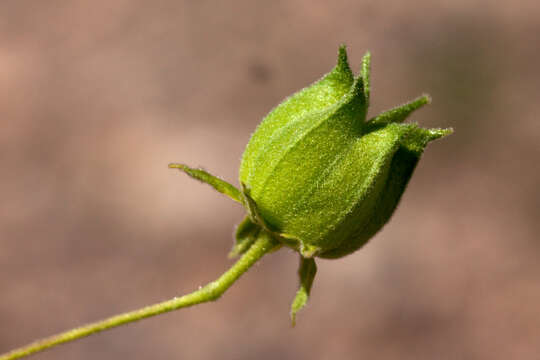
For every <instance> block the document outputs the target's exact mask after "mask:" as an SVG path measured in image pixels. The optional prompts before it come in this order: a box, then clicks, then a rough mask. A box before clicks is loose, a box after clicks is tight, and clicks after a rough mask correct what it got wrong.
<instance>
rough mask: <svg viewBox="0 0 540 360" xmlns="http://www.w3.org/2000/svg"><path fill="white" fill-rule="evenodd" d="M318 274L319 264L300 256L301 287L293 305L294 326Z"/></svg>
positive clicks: (292, 320)
mask: <svg viewBox="0 0 540 360" xmlns="http://www.w3.org/2000/svg"><path fill="white" fill-rule="evenodd" d="M316 273H317V264H315V260H314V259H313V258H304V257H303V256H300V267H299V269H298V276H299V277H300V287H299V289H298V291H297V292H296V296H295V297H294V300H293V302H292V305H291V323H292V326H294V325H295V324H296V313H297V312H298V311H299V310H300V309H302V308H303V307H304V306H305V305H306V303H307V301H308V299H309V294H310V292H311V286H312V285H313V279H315V274H316Z"/></svg>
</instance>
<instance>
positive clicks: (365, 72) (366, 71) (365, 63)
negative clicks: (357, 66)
mask: <svg viewBox="0 0 540 360" xmlns="http://www.w3.org/2000/svg"><path fill="white" fill-rule="evenodd" d="M370 74H371V54H370V53H369V51H368V52H367V53H366V54H365V55H364V57H363V58H362V70H361V72H360V76H362V80H364V96H365V98H366V107H368V106H369V94H370V82H369V80H370Z"/></svg>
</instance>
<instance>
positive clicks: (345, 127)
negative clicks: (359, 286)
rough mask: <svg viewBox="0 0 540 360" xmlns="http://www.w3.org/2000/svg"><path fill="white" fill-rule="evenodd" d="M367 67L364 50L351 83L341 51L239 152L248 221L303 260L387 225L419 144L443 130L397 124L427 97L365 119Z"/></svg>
mask: <svg viewBox="0 0 540 360" xmlns="http://www.w3.org/2000/svg"><path fill="white" fill-rule="evenodd" d="M369 63H370V56H369V54H367V55H366V56H365V57H364V59H363V64H362V71H361V74H360V76H358V77H356V78H355V77H354V75H353V73H352V71H351V69H350V67H349V64H348V62H347V55H346V51H345V48H344V47H342V48H340V51H339V57H338V63H337V66H336V67H335V68H334V69H333V70H332V71H331V72H330V73H328V74H327V75H326V76H324V77H323V78H322V79H321V80H319V81H317V82H316V83H314V84H313V85H311V86H309V87H307V88H305V89H303V90H301V91H299V92H298V93H296V94H294V95H293V96H291V97H289V98H288V99H286V100H285V101H284V102H282V103H281V104H280V105H279V106H277V107H276V108H275V109H274V110H272V111H271V112H270V113H269V114H268V115H267V116H266V118H265V119H264V120H263V121H262V123H261V124H260V125H259V126H258V128H257V130H256V131H255V133H254V134H253V136H252V137H251V140H250V141H249V144H248V145H247V148H246V151H245V153H244V155H243V158H242V163H241V166H240V182H241V183H242V185H243V187H244V191H243V192H244V196H245V197H246V201H245V204H246V207H247V208H248V210H249V212H250V215H251V221H252V222H253V223H256V224H258V225H260V226H261V227H262V228H264V229H266V230H268V231H270V232H271V233H273V234H275V235H277V236H279V239H281V241H282V242H283V243H284V244H285V245H288V246H290V247H292V248H294V249H296V250H298V251H300V252H301V254H302V255H303V256H304V257H313V256H318V257H323V258H338V257H342V256H344V255H347V254H350V253H352V252H354V251H356V250H357V249H359V248H360V247H361V246H362V245H364V244H365V243H366V242H367V241H368V240H369V239H370V238H371V237H372V236H373V235H374V234H375V233H376V232H377V231H379V230H380V229H381V228H382V226H383V225H384V224H385V223H386V222H387V221H388V220H389V219H390V217H391V215H392V213H393V212H394V210H395V208H396V206H397V204H398V202H399V200H400V198H401V195H402V193H403V191H404V190H405V187H406V185H407V183H408V181H409V179H410V177H411V175H412V172H413V170H414V168H415V166H416V164H417V162H418V160H419V158H420V156H421V154H422V152H423V150H424V148H425V147H426V145H427V143H428V142H430V141H432V140H435V139H437V138H440V137H442V136H445V135H447V134H449V133H450V132H451V130H450V129H446V130H442V129H424V128H420V127H418V126H417V125H416V124H402V122H403V121H404V120H405V118H406V117H407V116H408V115H409V114H410V113H411V112H412V111H414V110H415V109H417V108H419V107H421V106H422V105H425V104H427V103H428V102H429V98H428V97H427V96H422V97H420V98H418V99H416V100H414V101H412V102H410V103H407V104H405V105H402V106H400V107H397V108H395V109H392V110H389V111H387V112H384V113H382V114H380V115H379V116H377V117H375V118H373V119H370V120H369V121H366V114H367V109H368V104H369ZM250 209H251V210H250ZM254 209H256V214H254V212H253V210H254ZM246 221H247V220H246ZM246 228H247V229H249V228H250V226H248V225H246V224H244V225H243V226H242V229H241V230H245V229H246ZM254 231H255V230H254ZM244 232H245V231H244ZM238 238H239V240H240V239H242V238H243V237H242V236H238ZM248 238H249V237H248ZM251 238H253V234H252V236H251ZM239 242H240V241H239ZM245 243H246V242H244V244H245Z"/></svg>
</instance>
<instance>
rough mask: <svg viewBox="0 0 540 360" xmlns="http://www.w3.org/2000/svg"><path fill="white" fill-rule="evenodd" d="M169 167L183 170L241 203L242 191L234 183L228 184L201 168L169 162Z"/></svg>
mask: <svg viewBox="0 0 540 360" xmlns="http://www.w3.org/2000/svg"><path fill="white" fill-rule="evenodd" d="M169 169H178V170H180V171H183V172H185V173H186V174H188V175H189V176H191V177H192V178H194V179H196V180H199V181H201V182H203V183H206V184H208V185H210V186H211V187H213V188H214V189H215V190H217V191H218V192H220V193H222V194H225V195H227V196H228V197H230V198H231V199H233V200H234V201H236V202H239V203H241V204H242V203H243V201H242V198H243V197H242V193H241V192H240V190H238V189H237V188H236V187H235V186H234V185H232V184H229V183H228V182H226V181H225V180H222V179H220V178H218V177H216V176H214V175H212V174H210V173H208V172H206V171H204V170H202V169H194V168H191V167H189V166H187V165H184V164H169Z"/></svg>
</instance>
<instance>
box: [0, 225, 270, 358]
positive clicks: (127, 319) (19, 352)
mask: <svg viewBox="0 0 540 360" xmlns="http://www.w3.org/2000/svg"><path fill="white" fill-rule="evenodd" d="M278 245H279V243H278V242H277V241H276V240H275V239H273V238H272V237H271V236H270V235H268V233H266V232H263V231H261V236H259V238H258V239H257V241H255V243H253V245H252V246H251V247H250V248H249V250H248V251H247V252H246V253H244V255H242V257H241V258H240V259H238V261H237V262H236V263H235V264H234V265H233V266H232V267H231V268H230V269H229V270H227V271H226V272H225V273H224V274H223V275H221V276H220V277H219V278H218V279H217V280H215V281H213V282H211V283H209V284H208V285H206V286H204V287H201V288H199V289H198V290H196V291H194V292H192V293H190V294H187V295H184V296H182V297H179V298H176V297H175V298H173V299H171V300H167V301H164V302H161V303H157V304H154V305H150V306H146V307H144V308H142V309H139V310H134V311H130V312H127V313H124V314H120V315H115V316H112V317H110V318H108V319H104V320H101V321H98V322H95V323H92V324H88V325H84V326H81V327H78V328H75V329H72V330H68V331H66V332H63V333H60V334H57V335H53V336H51V337H48V338H45V339H41V340H38V341H35V342H33V343H30V344H28V345H26V346H23V347H21V348H18V349H15V350H13V351H11V352H9V353H6V354H4V355H0V360H13V359H19V358H22V357H25V356H28V355H31V354H33V353H36V352H38V351H42V350H45V349H48V348H51V347H53V346H56V345H60V344H63V343H66V342H69V341H73V340H77V339H80V338H83V337H86V336H89V335H92V334H95V333H98V332H101V331H104V330H107V329H111V328H113V327H116V326H120V325H123V324H127V323H131V322H134V321H137V320H141V319H144V318H147V317H151V316H155V315H159V314H163V313H166V312H169V311H173V310H177V309H180V308H184V307H188V306H192V305H196V304H200V303H204V302H208V301H214V300H217V299H218V298H219V297H220V296H221V295H222V294H223V293H224V292H225V291H226V290H227V289H228V288H229V287H230V286H231V285H232V284H233V283H234V282H235V281H236V280H237V279H238V278H239V277H240V276H241V275H242V274H243V273H245V272H246V271H247V270H248V269H249V268H250V267H251V266H252V265H253V264H255V263H256V262H257V261H258V260H259V259H260V258H261V257H263V256H264V255H265V254H267V253H268V252H270V251H272V250H273V249H275V248H276V246H278Z"/></svg>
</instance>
